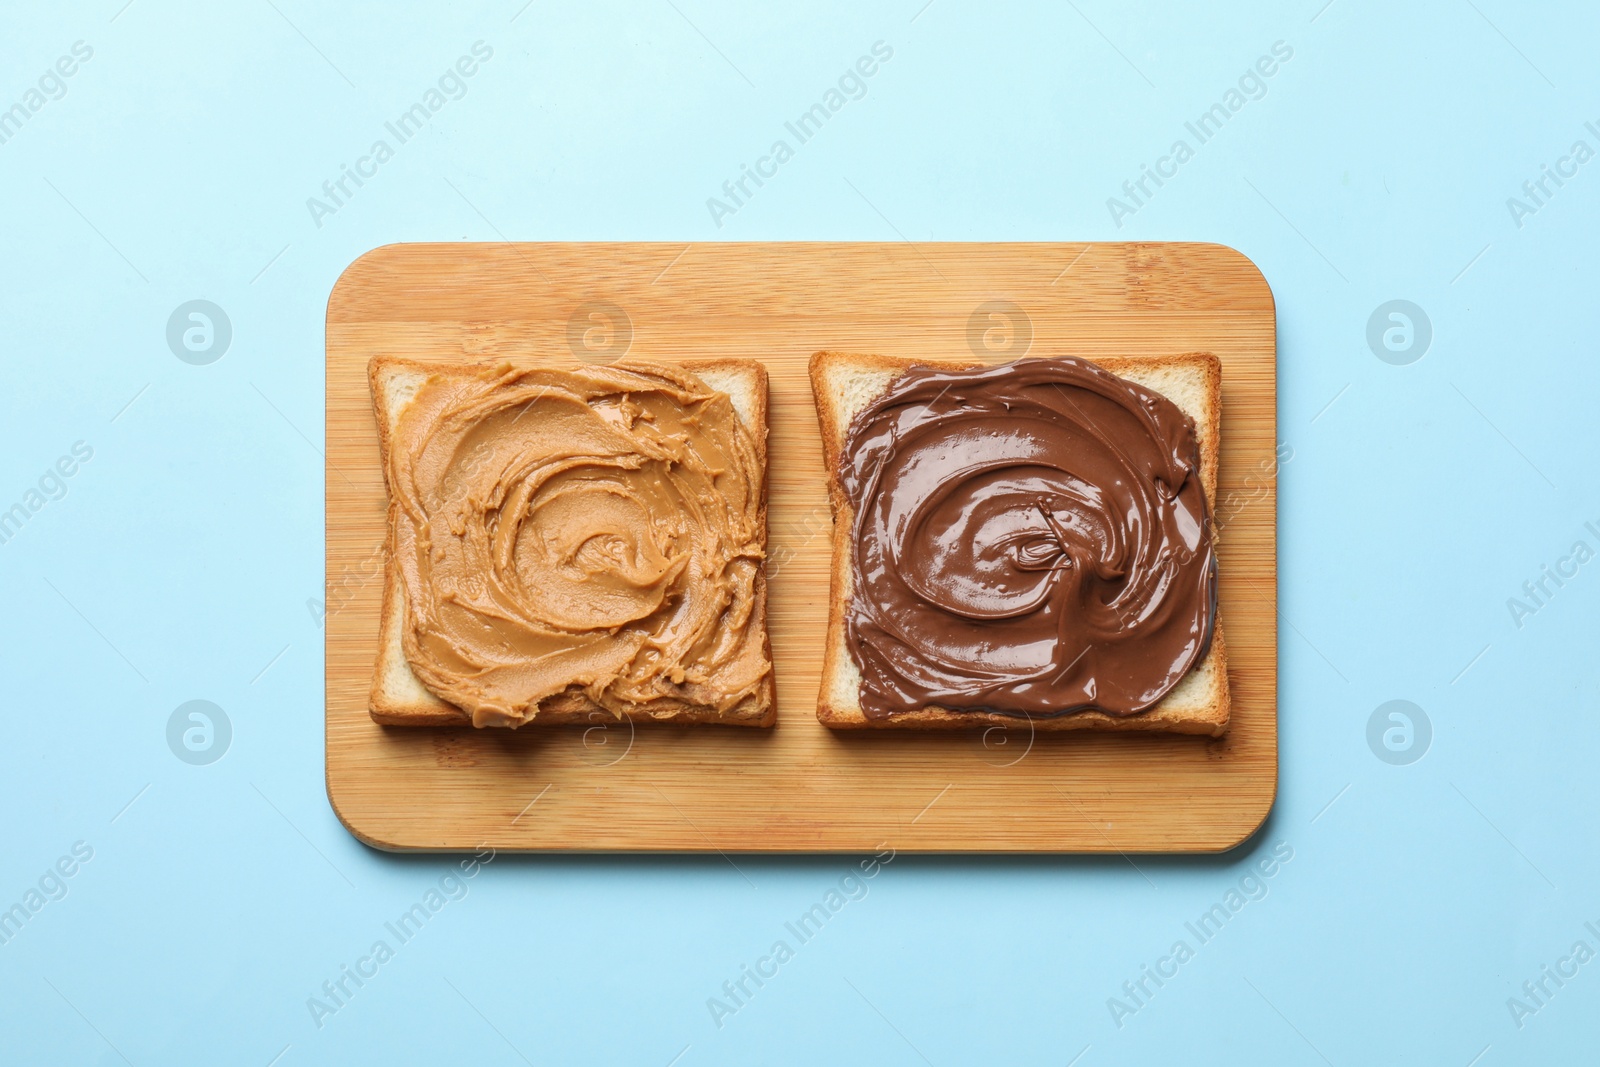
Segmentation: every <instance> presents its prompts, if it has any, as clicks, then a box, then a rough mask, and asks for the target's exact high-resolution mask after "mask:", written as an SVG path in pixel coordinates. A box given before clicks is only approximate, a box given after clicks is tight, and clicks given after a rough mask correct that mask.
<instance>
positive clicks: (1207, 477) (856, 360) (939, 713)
mask: <svg viewBox="0 0 1600 1067" xmlns="http://www.w3.org/2000/svg"><path fill="white" fill-rule="evenodd" d="M1092 362H1094V363H1095V364H1096V365H1097V366H1100V367H1103V368H1104V369H1106V370H1108V371H1110V372H1111V373H1113V374H1128V373H1130V372H1135V371H1138V370H1149V369H1155V368H1160V367H1175V366H1183V367H1185V368H1195V367H1197V368H1198V369H1199V370H1200V371H1201V373H1202V375H1203V377H1204V381H1205V390H1206V401H1205V406H1206V409H1207V412H1208V413H1209V418H1207V419H1205V420H1200V419H1196V420H1195V422H1196V430H1197V438H1198V444H1199V447H1200V483H1201V486H1202V487H1203V488H1204V489H1205V494H1206V500H1207V501H1208V503H1210V504H1211V506H1212V507H1215V501H1216V490H1217V467H1218V463H1219V458H1220V455H1221V442H1220V440H1219V438H1220V432H1219V430H1220V426H1221V412H1222V361H1221V360H1220V359H1218V358H1217V357H1216V356H1215V355H1214V354H1212V353H1210V352H1192V353H1184V354H1181V355H1174V356H1154V357H1148V358H1146V357H1136V356H1120V357H1106V358H1104V359H1096V360H1093V361H1092ZM919 365H937V366H939V367H946V368H950V369H954V370H966V369H971V368H976V367H984V366H989V365H991V364H989V363H987V362H983V361H978V360H913V359H904V358H899V357H894V356H881V355H875V354H858V353H849V352H834V351H821V352H817V353H816V354H814V355H813V356H812V357H811V363H810V378H811V392H812V395H813V397H814V398H815V400H816V405H817V422H818V426H819V429H820V430H821V433H822V458H823V463H824V464H825V465H826V469H827V477H828V502H829V504H830V506H831V507H832V510H833V561H832V567H831V571H830V573H831V582H830V589H829V596H828V630H827V635H826V638H825V643H824V646H823V659H822V683H821V687H820V690H819V692H818V694H817V719H818V721H820V722H821V723H822V724H823V725H824V726H827V727H830V728H832V729H835V730H863V729H873V730H884V729H888V730H896V729H899V730H907V729H909V730H959V729H974V728H984V729H987V728H990V727H994V726H1010V727H1015V726H1018V725H1020V724H1030V725H1031V727H1032V728H1033V729H1035V730H1041V731H1062V730H1117V731H1159V732H1166V733H1185V734H1203V735H1206V736H1210V737H1220V736H1221V735H1222V734H1224V733H1225V732H1226V731H1227V727H1228V713H1229V694H1228V684H1227V664H1228V656H1227V644H1226V642H1225V640H1224V639H1223V635H1222V623H1221V620H1220V618H1219V619H1218V621H1217V624H1216V626H1215V628H1214V629H1213V632H1212V638H1211V648H1210V649H1209V651H1208V652H1207V653H1206V656H1205V658H1204V659H1203V660H1201V661H1200V662H1199V663H1198V664H1196V665H1195V666H1194V668H1193V669H1192V670H1191V671H1190V674H1189V676H1187V677H1186V678H1185V681H1188V680H1189V678H1190V677H1193V676H1196V675H1199V674H1201V673H1202V672H1213V674H1214V678H1215V681H1214V682H1213V683H1212V688H1213V689H1214V690H1215V692H1214V693H1213V694H1212V696H1211V699H1210V700H1209V701H1208V702H1207V704H1206V705H1205V706H1204V707H1201V708H1192V709H1191V708H1183V709H1180V708H1175V707H1173V706H1171V705H1172V701H1171V694H1169V695H1168V698H1167V699H1164V700H1163V701H1162V702H1161V703H1159V704H1157V705H1156V706H1155V707H1153V708H1151V709H1149V710H1148V711H1144V712H1140V713H1139V714H1136V715H1128V716H1120V715H1109V714H1107V713H1105V712H1102V711H1094V710H1088V711H1078V712H1070V713H1067V714H1063V715H1058V716H1052V717H1029V716H1026V715H1008V714H1003V713H999V712H985V711H963V710H956V709H951V708H944V707H939V706H937V705H930V706H928V707H925V708H920V709H918V710H916V711H912V712H908V713H905V714H900V715H893V716H890V717H888V718H885V719H868V718H867V716H866V714H865V713H864V712H863V711H862V710H861V705H860V702H859V699H858V697H857V693H856V690H854V689H852V690H850V691H849V693H848V695H847V694H844V693H841V692H839V690H840V689H841V688H842V684H841V683H842V680H843V678H844V677H845V676H847V675H849V674H854V673H856V667H855V664H854V662H853V660H852V659H851V657H850V651H849V648H848V646H847V644H846V642H845V621H844V620H845V614H846V611H847V610H848V608H849V605H850V597H851V595H852V590H851V571H850V549H851V544H850V538H851V532H852V530H853V529H854V527H855V509H854V507H853V506H852V505H851V503H850V500H849V499H848V498H847V497H846V496H845V493H844V490H843V487H842V486H841V485H840V481H839V454H840V452H841V450H842V448H843V445H844V438H845V435H846V433H847V432H848V430H849V425H850V420H849V419H847V418H845V417H844V414H843V412H842V411H841V407H840V404H839V401H838V397H837V396H836V395H835V393H834V391H833V389H832V387H831V385H832V381H833V376H834V375H835V374H837V373H840V372H848V373H863V372H865V373H868V374H878V375H889V376H891V377H890V380H892V379H893V378H894V377H898V376H899V375H900V374H902V373H904V372H905V371H906V370H907V369H909V368H910V367H913V366H919ZM1182 684H1183V683H1181V682H1180V686H1181V685H1182Z"/></svg>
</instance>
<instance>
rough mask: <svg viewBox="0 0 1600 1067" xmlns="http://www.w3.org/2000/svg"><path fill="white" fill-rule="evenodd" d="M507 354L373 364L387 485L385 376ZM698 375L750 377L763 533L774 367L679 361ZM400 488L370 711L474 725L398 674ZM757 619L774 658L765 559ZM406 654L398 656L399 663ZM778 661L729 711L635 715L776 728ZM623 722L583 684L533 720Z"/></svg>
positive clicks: (388, 537)
mask: <svg viewBox="0 0 1600 1067" xmlns="http://www.w3.org/2000/svg"><path fill="white" fill-rule="evenodd" d="M504 362H506V361H504V360H494V361H478V362H462V363H431V362H425V361H421V360H412V359H403V358H400V357H396V356H374V357H373V358H372V359H371V360H370V361H369V362H368V364H367V382H368V386H369V388H370V389H371V393H372V405H373V415H374V417H375V418H376V420H377V424H378V455H379V462H380V464H381V465H382V466H383V475H384V485H385V488H386V489H387V488H388V487H389V485H388V483H389V447H390V445H389V439H390V435H391V428H390V421H391V420H390V412H389V411H388V410H387V409H386V406H385V404H384V399H383V397H384V393H383V388H382V383H383V382H384V380H385V379H386V378H387V377H388V376H389V375H391V374H393V373H396V372H415V373H423V374H439V373H445V374H478V373H479V372H481V371H483V370H486V369H489V368H491V367H495V366H498V365H499V364H501V363H504ZM674 366H678V367H681V368H682V369H684V370H687V371H689V372H690V373H691V374H695V375H699V374H701V373H702V372H704V373H711V374H715V373H718V372H723V373H726V372H736V373H740V374H743V375H747V376H749V379H750V380H749V388H750V396H749V400H750V412H749V422H750V426H749V429H750V431H751V434H752V436H753V437H754V438H755V446H756V459H757V470H758V472H759V477H760V480H761V481H760V489H761V492H760V496H759V499H760V504H759V510H758V512H757V523H758V528H759V529H760V530H761V531H762V536H763V539H764V538H765V536H766V530H767V492H768V489H767V485H768V481H769V479H768V478H767V426H768V419H767V406H768V378H767V370H766V368H765V367H764V366H762V365H761V364H760V363H759V362H757V361H755V360H745V359H704V360H684V361H682V362H679V363H675V364H674ZM396 507H397V505H396V504H395V502H394V494H393V492H392V491H391V492H390V493H389V505H388V515H387V525H386V531H385V534H384V581H383V605H382V608H381V615H380V616H379V632H378V656H377V662H376V663H375V664H374V669H373V680H372V691H371V695H370V699H369V702H368V712H369V714H371V716H372V719H373V721H374V722H378V723H381V724H383V725H385V726H471V725H472V717H471V716H470V715H468V714H467V712H465V711H463V710H462V709H461V708H458V707H456V706H455V705H454V704H450V703H447V702H446V701H444V700H441V699H440V698H439V697H438V696H437V695H436V694H434V693H433V692H431V691H429V690H427V689H426V688H425V687H424V686H423V685H422V683H421V682H420V680H417V679H415V675H412V676H411V677H412V679H413V680H415V681H416V682H417V684H416V685H415V686H414V687H412V691H410V692H398V691H397V688H396V686H394V685H393V684H392V683H391V676H392V675H393V674H394V673H395V672H397V671H398V670H400V669H402V668H403V670H404V671H405V673H406V674H410V666H409V664H406V663H405V657H404V653H403V652H400V651H399V650H400V647H401V642H400V627H401V625H402V624H403V622H404V614H405V597H404V595H403V593H402V590H401V588H400V583H401V577H400V567H399V564H398V562H397V561H396V560H395V556H394V529H395V514H394V512H395V509H396ZM751 625H753V626H756V627H757V628H758V630H759V632H760V635H761V648H762V654H763V655H764V656H765V657H766V659H767V662H768V663H772V638H771V633H770V631H769V630H768V628H767V572H766V567H765V565H763V566H762V567H761V569H760V570H759V571H758V572H757V574H756V582H755V601H754V605H753V607H752V611H751ZM397 657H398V662H397ZM775 671H776V667H775V666H774V669H773V671H769V672H768V673H767V676H766V678H765V679H763V681H762V683H761V687H760V688H759V689H758V690H757V691H756V692H755V693H754V694H752V695H750V696H747V697H746V698H745V699H744V700H741V701H740V702H739V703H738V704H736V705H735V706H734V707H733V708H731V709H730V710H728V711H726V712H718V711H717V710H716V709H715V708H713V707H710V706H708V705H703V704H690V703H688V702H686V701H681V700H671V699H662V700H656V701H651V702H650V703H648V704H646V705H643V706H641V708H640V709H639V713H638V714H637V715H629V716H628V718H629V719H631V720H632V721H634V722H636V723H662V724H668V725H678V726H686V725H696V724H718V725H728V726H757V727H770V726H772V725H773V724H774V723H775V722H776V721H777V716H778V707H777V685H776V678H775ZM607 721H617V720H616V717H615V716H614V715H612V713H611V712H610V711H607V710H606V709H604V708H602V707H601V706H600V705H599V704H596V703H595V702H594V701H593V700H590V699H589V697H588V696H587V695H586V694H585V693H584V691H583V687H582V686H578V685H574V686H570V687H569V688H568V689H567V690H566V691H565V692H562V693H558V694H556V695H554V696H551V697H547V698H546V699H545V700H543V701H541V702H540V705H539V714H538V716H537V717H536V718H535V719H533V720H532V721H530V722H529V723H527V724H525V725H536V726H574V725H582V726H592V725H594V724H596V723H603V722H607Z"/></svg>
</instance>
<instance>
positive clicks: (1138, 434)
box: [840, 358, 1216, 719]
mask: <svg viewBox="0 0 1600 1067" xmlns="http://www.w3.org/2000/svg"><path fill="white" fill-rule="evenodd" d="M840 477H841V488H842V489H843V490H844V493H845V495H846V497H847V498H848V499H849V500H850V502H851V504H852V505H853V507H854V509H855V522H854V528H853V530H852V544H851V552H852V557H851V576H852V580H853V589H852V595H851V597H850V605H849V609H848V612H847V614H846V617H845V630H846V639H847V641H848V644H849V649H850V653H851V655H852V656H853V657H854V659H855V662H856V664H857V665H858V666H859V667H860V669H861V692H860V698H861V707H862V710H863V711H864V712H865V713H866V715H867V716H868V717H869V718H877V719H882V718H887V717H889V716H892V715H895V714H899V713H904V712H907V711H913V710H917V709H920V708H923V707H926V706H929V705H938V706H940V707H944V708H950V709H952V710H970V711H993V712H1001V713H1009V714H1018V715H1029V716H1053V715H1059V714H1066V713H1070V712H1073V711H1080V710H1084V709H1088V708H1094V709H1098V710H1100V711H1104V712H1108V713H1110V714H1113V715H1132V714H1135V713H1137V712H1141V711H1144V710H1146V709H1147V708H1149V707H1151V706H1152V705H1154V704H1155V703H1156V702H1158V701H1159V700H1160V699H1161V698H1162V697H1163V696H1165V695H1166V694H1167V692H1168V691H1169V690H1170V689H1172V687H1173V686H1174V685H1176V684H1177V683H1178V681H1179V680H1180V679H1181V678H1182V677H1183V676H1184V674H1185V673H1187V672H1188V670H1189V669H1190V668H1191V667H1192V666H1194V664H1196V663H1197V662H1199V660H1200V659H1201V658H1202V657H1203V656H1204V655H1205V653H1206V649H1207V648H1208V646H1209V644H1210V641H1211V631H1212V623H1213V620H1214V618H1215V616H1216V559H1215V556H1214V555H1213V552H1212V545H1211V523H1210V515H1209V511H1208V509H1207V505H1206V499H1205V493H1204V490H1203V489H1202V487H1201V484H1200V473H1199V446H1198V444H1197V441H1196V437H1195V428H1194V423H1193V421H1192V420H1190V419H1189V417H1188V416H1186V415H1185V414H1184V413H1183V412H1182V411H1180V410H1179V409H1178V407H1177V405H1175V404H1173V403H1172V402H1171V401H1170V400H1168V399H1166V398H1165V397H1163V396H1161V395H1159V394H1157V393H1154V392H1152V391H1151V390H1149V389H1146V388H1144V387H1143V386H1140V385H1136V384H1134V383H1133V382H1130V381H1127V380H1125V379H1122V378H1119V377H1117V376H1116V375H1114V374H1111V373H1109V372H1108V371H1105V370H1102V369H1100V368H1099V367H1096V366H1095V365H1093V364H1091V363H1086V362H1084V361H1082V360H1078V359H1069V358H1058V359H1030V360H1021V361H1018V362H1015V363H1008V364H1003V365H1000V366H994V367H985V368H979V369H974V370H959V369H941V368H939V367H933V366H918V367H913V368H911V369H910V370H908V371H907V372H906V373H905V374H904V375H902V376H901V377H900V378H898V379H896V380H895V381H894V382H893V383H892V384H891V385H890V387H889V389H888V391H887V392H886V393H885V394H883V395H882V396H880V397H878V398H877V399H876V400H874V401H872V402H871V403H870V404H869V405H868V406H867V407H866V408H865V409H864V410H862V411H861V412H860V413H859V414H858V415H857V416H856V417H855V419H854V420H852V422H851V424H850V428H849V431H848V433H847V435H846V437H845V441H844V445H843V448H842V449H841V453H840Z"/></svg>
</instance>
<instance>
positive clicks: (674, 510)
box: [389, 360, 772, 726]
mask: <svg viewBox="0 0 1600 1067" xmlns="http://www.w3.org/2000/svg"><path fill="white" fill-rule="evenodd" d="M389 463H390V470H389V475H390V478H389V481H390V486H391V490H392V505H391V507H392V508H393V509H394V513H393V516H392V517H393V519H394V522H393V523H392V529H393V532H394V546H393V547H394V550H395V554H396V559H397V561H398V564H399V568H400V573H401V577H402V581H403V589H404V595H405V598H406V599H405V603H406V609H407V610H406V624H405V627H404V630H403V633H402V642H403V644H404V648H405V654H406V658H407V660H408V661H409V662H410V664H411V668H412V671H413V672H414V673H415V674H416V675H417V677H418V678H419V679H421V681H422V682H423V683H424V684H425V685H426V686H427V687H428V688H429V689H431V690H432V691H433V692H434V693H436V694H437V695H438V696H439V697H440V698H442V699H444V700H447V701H449V702H450V703H452V704H455V705H456V706H458V707H460V708H462V709H463V710H465V711H466V712H468V713H469V714H470V715H471V717H472V721H473V724H474V725H476V726H518V725H521V724H523V723H526V722H528V721H530V720H532V719H534V718H536V716H537V713H538V708H539V703H540V701H543V700H546V699H547V698H550V697H552V696H555V695H556V694H560V693H563V692H566V691H570V690H574V689H576V690H581V692H582V693H583V694H584V695H586V696H587V697H588V698H589V699H590V700H592V701H593V702H594V703H595V704H597V705H599V706H600V707H601V708H603V709H605V710H607V711H609V712H610V713H612V714H614V715H616V716H618V717H619V718H621V717H638V718H649V716H650V710H651V708H652V707H653V706H656V703H655V702H658V701H663V700H668V701H684V702H689V703H692V704H699V705H707V706H711V707H715V708H716V709H718V710H719V711H725V710H727V709H729V708H731V707H733V706H734V705H736V704H738V703H739V702H740V701H741V700H743V699H744V698H745V697H747V696H749V695H750V694H751V693H754V692H755V691H756V690H757V689H758V687H760V685H761V683H762V680H763V679H764V678H765V677H766V675H767V674H768V673H770V671H771V669H772V668H771V664H770V662H769V661H768V658H767V654H766V649H765V645H764V641H763V639H762V638H761V636H760V634H759V633H758V632H757V630H758V628H757V627H753V626H752V625H751V622H752V612H753V611H754V610H755V609H756V608H757V598H758V590H757V577H758V573H759V568H760V566H761V560H762V558H763V556H764V548H765V539H766V531H765V522H764V518H763V516H764V512H763V488H762V486H763V482H762V479H763V477H764V473H763V471H762V470H761V467H760V462H759V452H758V449H757V446H756V444H755V440H754V438H753V437H752V434H751V431H750V429H749V428H747V427H746V426H745V425H744V424H743V423H742V422H741V421H740V419H739V416H738V414H737V412H736V411H735V409H734V406H733V403H732V401H731V400H730V399H729V397H728V396H727V394H725V393H720V392H717V391H715V390H713V389H711V388H710V387H709V386H707V385H706V384H705V383H704V382H702V381H701V380H700V379H699V378H697V377H695V376H694V375H693V374H690V373H687V372H686V371H684V370H682V369H679V368H676V367H672V366H669V365H666V364H659V363H654V362H649V361H645V360H629V361H626V362H620V363H616V364H612V365H610V366H603V367H602V366H595V367H585V368H581V369H573V370H554V369H532V370H529V369H523V370H518V369H514V368H512V367H509V366H501V367H497V368H494V369H490V370H486V371H485V372H484V373H483V374H481V375H478V376H476V377H472V378H462V377H454V376H435V377H432V378H430V379H429V380H428V381H427V383H426V384H425V385H423V386H422V387H421V389H420V390H419V391H418V393H417V395H416V397H415V399H414V400H413V401H412V402H411V404H410V405H409V406H408V407H407V408H406V409H405V411H404V412H403V414H402V416H401V418H400V419H399V421H398V424H397V425H396V427H395V429H394V432H393V435H392V437H391V441H390V447H389Z"/></svg>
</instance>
